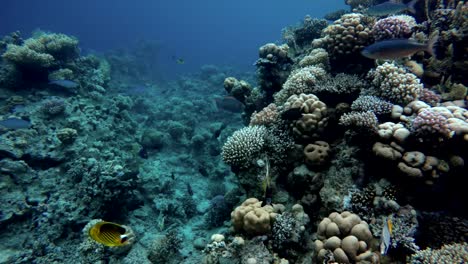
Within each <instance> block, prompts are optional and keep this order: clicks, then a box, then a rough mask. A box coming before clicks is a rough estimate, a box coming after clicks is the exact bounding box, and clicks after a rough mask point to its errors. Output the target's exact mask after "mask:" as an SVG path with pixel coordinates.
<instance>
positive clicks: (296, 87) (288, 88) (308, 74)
mask: <svg viewBox="0 0 468 264" xmlns="http://www.w3.org/2000/svg"><path fill="white" fill-rule="evenodd" d="M326 76H327V73H326V72H325V70H324V69H323V68H320V67H316V66H308V67H305V68H301V69H298V70H296V71H294V72H292V73H291V75H290V76H289V77H288V79H287V80H286V82H285V83H284V85H283V89H281V91H279V92H277V93H276V94H275V96H274V98H275V102H276V104H277V105H282V104H283V103H284V102H285V101H286V100H287V99H288V98H289V97H290V96H292V95H294V94H295V95H298V94H301V93H311V91H312V90H313V87H314V85H315V84H316V83H317V82H319V81H321V80H324V79H325V77H326Z"/></svg>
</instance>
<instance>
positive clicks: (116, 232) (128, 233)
mask: <svg viewBox="0 0 468 264" xmlns="http://www.w3.org/2000/svg"><path fill="white" fill-rule="evenodd" d="M88 234H89V237H91V238H92V239H93V240H95V241H96V242H98V243H101V244H103V245H105V246H108V247H118V246H125V245H128V244H129V243H131V242H132V241H133V239H134V234H133V231H132V230H131V229H130V228H128V227H126V226H124V225H119V224H116V223H112V222H106V221H99V222H97V223H95V224H94V225H93V226H92V227H91V228H90V229H89V232H88Z"/></svg>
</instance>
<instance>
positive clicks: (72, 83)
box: [49, 80, 79, 89]
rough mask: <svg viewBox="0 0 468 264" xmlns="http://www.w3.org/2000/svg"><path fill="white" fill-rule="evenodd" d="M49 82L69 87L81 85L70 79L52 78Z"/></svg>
mask: <svg viewBox="0 0 468 264" xmlns="http://www.w3.org/2000/svg"><path fill="white" fill-rule="evenodd" d="M49 84H53V85H57V86H61V87H64V88H67V89H74V88H76V87H78V86H79V84H78V83H76V82H74V81H70V80H51V81H50V82H49Z"/></svg>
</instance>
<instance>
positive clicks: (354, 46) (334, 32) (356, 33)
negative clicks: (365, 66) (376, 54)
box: [323, 13, 374, 59]
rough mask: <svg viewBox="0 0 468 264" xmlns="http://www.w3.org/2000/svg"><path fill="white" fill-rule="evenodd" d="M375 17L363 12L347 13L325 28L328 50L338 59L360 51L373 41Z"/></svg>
mask: <svg viewBox="0 0 468 264" xmlns="http://www.w3.org/2000/svg"><path fill="white" fill-rule="evenodd" d="M373 24H374V18H372V17H368V16H365V15H362V14H357V13H351V14H345V15H343V16H342V17H341V18H340V19H338V20H336V21H335V22H334V23H333V24H331V25H329V26H328V27H327V28H325V29H324V30H323V34H324V36H325V38H324V40H325V43H326V46H327V47H328V52H329V53H330V55H331V56H332V58H334V59H336V58H338V57H342V56H343V55H350V54H354V53H358V52H360V51H361V50H362V48H364V47H365V46H367V45H369V44H371V43H372V41H373V39H372V34H371V28H372V26H373Z"/></svg>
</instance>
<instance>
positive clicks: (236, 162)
mask: <svg viewBox="0 0 468 264" xmlns="http://www.w3.org/2000/svg"><path fill="white" fill-rule="evenodd" d="M266 132H267V130H266V128H265V127H264V126H253V127H244V128H242V129H240V130H237V131H236V132H234V134H233V135H232V136H230V137H229V138H228V139H227V141H226V143H224V145H223V150H222V156H223V160H224V162H226V163H227V164H229V165H231V166H238V167H244V168H245V167H248V166H249V165H250V163H251V162H252V160H253V159H254V158H255V157H256V156H257V155H259V154H260V152H261V151H262V149H263V147H264V145H265V135H266Z"/></svg>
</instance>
